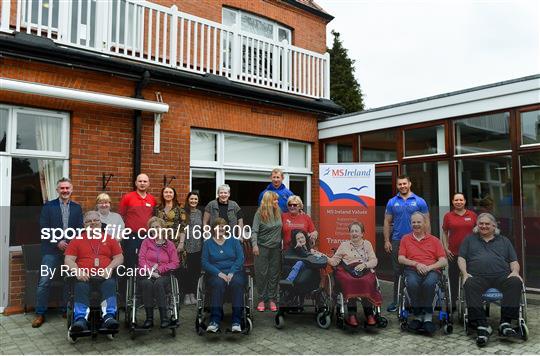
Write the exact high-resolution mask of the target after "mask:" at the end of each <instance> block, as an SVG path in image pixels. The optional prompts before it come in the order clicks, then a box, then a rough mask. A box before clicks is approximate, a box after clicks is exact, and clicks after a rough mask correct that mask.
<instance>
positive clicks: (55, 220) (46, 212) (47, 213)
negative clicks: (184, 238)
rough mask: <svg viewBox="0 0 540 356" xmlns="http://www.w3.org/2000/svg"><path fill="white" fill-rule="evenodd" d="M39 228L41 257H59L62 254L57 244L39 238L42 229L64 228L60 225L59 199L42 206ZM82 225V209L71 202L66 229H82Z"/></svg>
mask: <svg viewBox="0 0 540 356" xmlns="http://www.w3.org/2000/svg"><path fill="white" fill-rule="evenodd" d="M39 226H40V231H39V234H40V240H41V254H42V255H59V254H61V253H62V251H60V250H59V249H58V247H57V243H58V241H57V242H54V243H53V242H51V239H47V240H45V239H42V238H41V229H43V228H60V229H62V228H63V227H64V224H63V223H62V211H61V210H60V199H59V198H56V199H54V200H51V201H48V202H47V203H45V205H43V208H42V209H41V215H40V216H39ZM83 226H84V224H83V213H82V208H81V206H80V205H79V204H77V203H75V202H74V201H71V202H70V203H69V220H68V227H71V228H74V229H76V228H82V227H83Z"/></svg>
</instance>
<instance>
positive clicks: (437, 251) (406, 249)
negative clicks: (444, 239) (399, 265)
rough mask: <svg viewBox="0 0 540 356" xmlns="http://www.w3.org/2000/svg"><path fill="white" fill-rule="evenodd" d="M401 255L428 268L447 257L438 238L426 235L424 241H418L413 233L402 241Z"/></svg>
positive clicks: (400, 245) (400, 246)
mask: <svg viewBox="0 0 540 356" xmlns="http://www.w3.org/2000/svg"><path fill="white" fill-rule="evenodd" d="M399 255H400V256H405V257H406V258H407V259H409V260H413V261H415V262H418V263H422V264H424V265H426V266H429V265H432V264H434V263H435V262H437V261H438V260H439V258H441V257H446V253H445V252H444V248H443V245H442V243H441V241H440V240H439V239H438V238H436V237H435V236H433V235H429V234H426V236H424V238H423V239H422V240H420V241H418V240H417V239H415V238H414V236H413V234H412V232H411V233H410V234H407V235H405V236H403V238H402V239H401V242H400V244H399Z"/></svg>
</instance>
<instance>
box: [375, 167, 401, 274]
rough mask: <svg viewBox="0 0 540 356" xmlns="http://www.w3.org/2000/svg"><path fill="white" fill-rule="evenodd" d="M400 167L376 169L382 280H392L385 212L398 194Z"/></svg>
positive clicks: (377, 239)
mask: <svg viewBox="0 0 540 356" xmlns="http://www.w3.org/2000/svg"><path fill="white" fill-rule="evenodd" d="M397 175H398V167H397V165H396V166H391V167H376V168H375V204H376V210H375V224H376V231H377V237H376V241H377V243H376V247H375V254H376V255H377V259H378V260H379V263H378V266H377V275H378V276H379V277H381V278H384V279H387V280H392V279H393V277H392V276H393V273H392V260H391V258H390V255H389V254H388V253H386V252H385V251H384V235H383V225H384V211H385V209H386V204H387V203H388V200H389V199H390V198H392V197H393V196H394V195H396V194H397V192H396V179H397Z"/></svg>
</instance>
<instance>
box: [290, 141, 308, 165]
mask: <svg viewBox="0 0 540 356" xmlns="http://www.w3.org/2000/svg"><path fill="white" fill-rule="evenodd" d="M308 148H309V146H308V145H307V144H305V143H300V142H291V141H289V166H291V167H302V168H309V167H308V162H309V159H308V151H309V149H308Z"/></svg>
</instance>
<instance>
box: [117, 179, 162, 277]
mask: <svg viewBox="0 0 540 356" xmlns="http://www.w3.org/2000/svg"><path fill="white" fill-rule="evenodd" d="M149 186H150V179H149V178H148V176H147V175H146V174H139V175H138V176H137V179H135V191H133V192H130V193H127V194H125V195H124V196H123V197H122V199H121V200H120V206H119V209H118V210H119V212H120V215H122V218H123V219H124V222H125V224H126V228H129V229H131V234H130V238H129V239H126V240H124V241H123V246H122V247H123V250H124V257H125V265H126V267H128V268H129V267H135V266H136V264H137V255H136V253H135V250H137V249H139V248H140V247H141V243H142V239H141V238H140V237H143V238H144V237H145V236H146V228H147V222H148V220H149V219H150V218H151V217H152V213H153V210H154V207H155V206H156V199H155V198H154V197H153V196H152V195H151V194H150V193H148V192H147V191H148V187H149Z"/></svg>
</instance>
